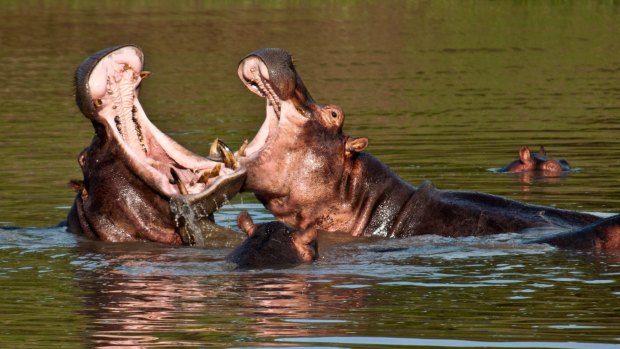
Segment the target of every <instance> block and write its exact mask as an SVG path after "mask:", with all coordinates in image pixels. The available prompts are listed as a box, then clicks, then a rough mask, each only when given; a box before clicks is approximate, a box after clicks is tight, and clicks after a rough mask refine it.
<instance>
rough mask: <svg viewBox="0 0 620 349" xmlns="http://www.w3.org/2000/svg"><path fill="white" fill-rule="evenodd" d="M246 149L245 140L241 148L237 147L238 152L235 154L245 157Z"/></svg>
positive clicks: (246, 142) (246, 143)
mask: <svg viewBox="0 0 620 349" xmlns="http://www.w3.org/2000/svg"><path fill="white" fill-rule="evenodd" d="M247 147H248V140H247V139H246V140H245V141H243V144H241V147H239V151H238V152H237V154H239V156H245V148H247Z"/></svg>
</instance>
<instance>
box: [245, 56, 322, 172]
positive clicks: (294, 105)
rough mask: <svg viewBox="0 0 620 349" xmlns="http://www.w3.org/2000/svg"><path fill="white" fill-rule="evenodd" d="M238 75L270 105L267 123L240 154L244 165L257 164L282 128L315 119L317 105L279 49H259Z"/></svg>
mask: <svg viewBox="0 0 620 349" xmlns="http://www.w3.org/2000/svg"><path fill="white" fill-rule="evenodd" d="M237 74H238V75H239V78H240V79H241V81H242V82H243V83H244V84H245V86H246V87H247V88H248V89H249V90H250V91H252V92H254V93H255V94H257V95H259V96H261V97H263V98H265V99H266V101H267V107H266V108H267V110H266V116H265V121H264V122H263V125H262V126H261V128H260V129H259V131H258V132H257V134H256V136H255V137H254V139H253V140H252V141H251V142H250V143H249V144H248V146H247V147H246V148H245V153H243V154H242V153H240V154H239V155H240V161H241V163H242V164H245V163H247V162H252V161H258V156H259V155H260V153H261V152H262V151H263V150H264V149H265V148H266V146H267V144H268V143H270V142H273V141H274V140H275V139H276V138H277V137H278V132H279V130H280V129H285V128H286V127H282V126H283V124H291V123H293V124H301V123H303V122H305V121H306V120H307V119H309V118H311V117H312V114H313V111H314V110H315V108H316V104H315V102H314V100H313V99H312V96H310V93H309V92H308V90H307V89H306V87H305V86H304V83H303V81H302V80H301V78H300V77H299V75H298V74H297V72H296V70H295V66H294V64H293V58H292V57H291V55H290V54H288V53H287V52H286V51H285V50H282V49H279V48H262V49H258V50H256V51H254V52H252V53H250V54H249V55H247V56H246V57H245V58H243V59H242V60H241V62H240V63H239V68H238V70H237Z"/></svg>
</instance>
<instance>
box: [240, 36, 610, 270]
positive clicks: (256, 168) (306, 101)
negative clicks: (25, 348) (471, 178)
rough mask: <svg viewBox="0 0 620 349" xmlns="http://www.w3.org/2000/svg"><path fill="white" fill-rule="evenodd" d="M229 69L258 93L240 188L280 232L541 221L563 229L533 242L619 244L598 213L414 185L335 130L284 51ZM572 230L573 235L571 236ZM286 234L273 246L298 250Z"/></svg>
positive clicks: (394, 233) (253, 56) (469, 228)
mask: <svg viewBox="0 0 620 349" xmlns="http://www.w3.org/2000/svg"><path fill="white" fill-rule="evenodd" d="M238 75H239V78H240V79H241V81H242V82H243V84H244V85H245V86H246V87H247V88H248V89H249V90H250V91H252V92H253V93H255V94H257V95H259V96H260V97H262V98H265V100H266V116H265V121H264V122H263V124H262V126H261V127H260V129H259V131H258V132H257V134H256V136H255V137H254V139H253V140H252V141H251V142H250V143H249V144H248V145H247V147H246V149H245V152H244V154H237V155H238V159H239V162H240V163H241V164H242V165H243V166H244V167H245V168H246V171H247V179H246V181H245V183H244V185H243V188H242V189H243V190H245V191H251V192H253V193H254V194H255V196H256V198H257V199H258V200H259V201H260V202H261V203H262V204H263V205H264V206H265V207H266V208H267V209H268V210H269V211H270V212H271V213H272V214H273V215H274V216H275V217H276V218H277V219H278V220H279V221H280V222H281V224H282V225H280V226H279V228H280V229H285V228H284V227H285V226H286V227H288V228H286V229H287V233H286V234H289V235H290V234H295V232H294V230H297V231H299V232H302V233H301V234H302V235H303V232H306V231H312V230H313V229H316V230H321V231H327V232H330V233H332V234H347V235H349V236H354V237H355V236H357V237H361V236H380V237H386V238H403V237H409V236H414V235H422V234H435V235H442V236H450V237H464V236H483V235H489V234H500V233H507V232H521V231H524V230H526V229H528V228H540V227H543V228H550V229H553V230H561V231H571V232H572V233H571V234H569V235H567V236H565V237H564V238H563V239H561V238H557V239H552V238H549V239H543V240H541V241H542V242H548V243H551V244H554V245H556V246H560V247H577V246H579V247H588V248H595V249H603V250H609V249H618V248H620V241H619V239H618V238H617V237H616V235H617V234H618V233H617V232H618V230H617V229H616V228H613V227H615V225H614V224H609V225H607V226H605V227H602V229H598V230H597V228H594V227H597V224H600V223H601V221H602V218H601V217H599V216H596V215H592V214H588V213H582V212H576V211H569V210H562V209H557V208H552V207H545V206H539V205H532V204H527V203H523V202H519V201H515V200H511V199H507V198H503V197H500V196H495V195H490V194H485V193H479V192H466V191H447V190H439V189H437V188H435V186H434V185H433V184H432V183H431V182H429V181H425V182H423V183H422V184H421V185H420V186H418V187H415V186H413V185H411V184H409V183H407V182H405V181H404V180H403V179H401V178H400V177H398V176H397V175H396V174H395V173H394V172H393V171H392V170H391V169H390V168H389V167H388V166H386V165H385V164H384V163H382V162H381V161H379V160H378V159H376V158H375V157H373V156H372V155H371V154H369V153H367V152H365V151H364V150H365V148H366V147H367V145H368V139H367V138H364V137H352V136H350V135H347V134H345V133H344V132H343V124H344V120H345V114H344V112H343V110H342V108H340V107H338V106H336V105H331V104H328V105H319V104H317V103H316V102H315V101H314V99H313V98H312V96H311V95H310V93H309V91H308V89H307V88H306V87H305V85H304V83H303V81H302V79H301V77H300V76H299V74H298V73H297V71H296V69H295V66H294V64H293V59H292V57H291V56H290V55H289V54H288V53H287V52H286V51H285V50H282V49H276V48H265V49H258V50H256V51H254V52H252V53H250V54H249V55H247V56H246V57H245V58H243V59H242V60H241V62H240V63H239V67H238ZM613 222H614V223H615V222H617V220H614V221H613ZM270 229H272V230H273V227H271V228H270ZM291 229H294V230H291ZM593 229H594V230H596V233H592V231H593ZM291 232H292V233H291ZM308 236H309V235H308ZM578 236H579V237H580V238H582V239H583V241H582V243H580V244H571V243H570V241H572V240H575V239H577V237H578ZM250 238H251V237H250ZM306 240H307V239H306ZM287 241H288V245H289V246H288V247H287V248H284V247H282V251H290V250H296V249H297V250H298V253H297V255H298V256H304V255H306V254H307V251H305V250H304V249H305V248H302V249H299V244H293V243H292V242H291V241H292V240H291V239H288V240H287ZM304 241H305V240H304ZM263 244H264V243H263ZM306 245H308V244H306ZM252 246H253V247H254V248H257V249H259V250H260V248H258V247H257V246H259V245H257V244H253V245H252ZM260 246H262V245H260ZM302 247H303V246H302ZM304 261H308V260H307V259H305V260H304Z"/></svg>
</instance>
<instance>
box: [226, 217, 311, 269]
mask: <svg viewBox="0 0 620 349" xmlns="http://www.w3.org/2000/svg"><path fill="white" fill-rule="evenodd" d="M237 224H238V225H239V228H241V230H243V231H244V232H245V233H246V234H247V238H246V239H245V240H244V241H243V242H242V243H241V244H240V245H239V246H237V247H236V248H235V249H234V250H233V251H232V252H230V253H229V254H228V255H227V256H226V258H225V259H226V261H228V262H230V263H233V264H235V265H236V267H237V268H239V269H250V268H261V267H270V268H277V267H281V268H286V267H291V266H296V265H298V264H303V263H311V262H313V261H314V260H315V259H316V258H317V255H318V251H317V241H316V240H317V231H316V229H314V228H309V229H307V230H305V231H301V230H297V229H295V228H293V227H290V226H288V225H286V224H284V223H282V222H278V221H275V222H267V223H261V224H254V222H253V220H252V217H250V215H249V214H248V213H247V212H245V211H243V212H241V213H240V214H239V216H238V217H237Z"/></svg>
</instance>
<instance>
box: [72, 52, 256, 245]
mask: <svg viewBox="0 0 620 349" xmlns="http://www.w3.org/2000/svg"><path fill="white" fill-rule="evenodd" d="M143 63H144V55H143V53H142V50H141V49H140V48H138V47H137V46H133V45H121V46H114V47H110V48H106V49H103V50H101V51H99V52H96V53H94V54H92V55H90V56H89V57H87V58H86V59H85V60H84V61H83V62H82V63H81V64H80V65H79V66H78V68H77V70H76V73H75V96H76V103H77V106H78V108H79V109H80V111H81V112H82V114H84V116H86V117H87V118H88V119H89V120H90V121H91V122H92V125H93V128H94V130H95V135H94V137H93V139H92V142H91V144H90V145H89V146H88V147H87V148H86V149H84V150H83V151H82V152H81V153H80V155H79V157H78V163H79V165H80V168H81V169H82V174H83V179H82V180H74V181H72V182H71V186H72V187H73V189H74V190H75V191H76V192H77V195H76V197H75V201H74V204H73V207H72V208H71V210H70V212H69V215H68V218H67V224H68V229H69V230H70V231H71V232H74V233H76V234H81V235H84V236H86V237H89V238H92V239H99V240H103V241H111V242H121V241H134V240H143V241H154V242H160V243H164V244H173V245H181V244H186V245H200V244H202V245H209V243H210V241H209V240H210V239H215V240H218V239H219V240H222V239H224V240H226V239H227V238H226V236H227V234H231V231H230V230H228V229H224V228H221V227H219V226H217V225H216V224H215V223H214V222H213V212H215V211H216V210H217V209H218V208H220V207H221V206H222V205H223V204H224V203H225V202H226V201H227V200H229V199H231V198H232V197H234V196H235V195H236V194H237V193H238V192H239V190H240V188H241V186H242V184H243V182H244V180H245V176H246V170H245V168H244V167H243V166H240V165H239V164H238V163H236V161H233V162H231V161H224V163H223V164H222V163H220V162H218V161H213V160H211V159H209V158H207V157H202V156H198V155H196V154H194V153H192V152H191V151H189V150H187V149H185V148H184V147H183V146H181V145H180V144H178V143H176V142H175V141H174V140H173V139H172V138H170V137H169V136H167V135H166V134H164V133H163V132H162V131H160V130H159V129H158V128H157V127H156V126H155V125H153V124H152V123H151V122H150V121H149V119H148V117H147V116H146V114H145V113H144V110H143V109H142V106H141V105H140V102H139V101H138V93H139V90H140V85H141V83H142V80H143V79H144V78H146V77H147V76H148V75H149V73H148V72H147V71H144V70H142V68H143ZM222 144H223V143H221V142H218V141H216V142H215V144H214V147H212V148H213V149H215V152H216V153H218V154H215V155H217V156H212V157H218V158H220V159H222V158H227V159H230V158H231V157H232V153H231V152H230V150H227V149H226V148H225V147H224V146H222ZM236 235H238V234H236ZM231 236H235V234H232V235H231ZM232 239H233V240H234V241H238V238H234V237H233V238H232Z"/></svg>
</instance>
